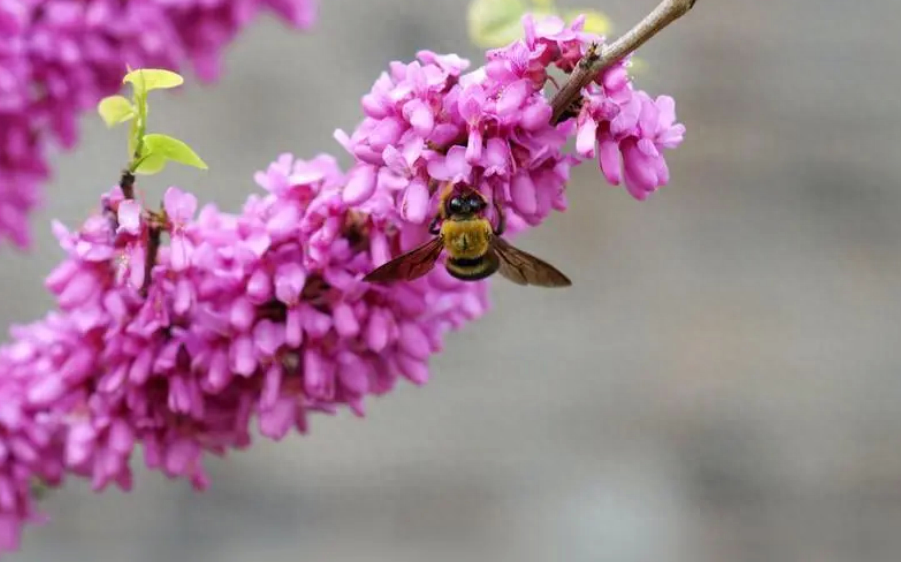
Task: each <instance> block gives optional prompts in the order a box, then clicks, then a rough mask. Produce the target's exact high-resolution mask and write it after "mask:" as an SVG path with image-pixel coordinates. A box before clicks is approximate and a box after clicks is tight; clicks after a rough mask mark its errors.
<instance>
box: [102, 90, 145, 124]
mask: <svg viewBox="0 0 901 562" xmlns="http://www.w3.org/2000/svg"><path fill="white" fill-rule="evenodd" d="M97 112H98V113H99V114H100V117H101V118H103V122H104V123H106V126H107V127H113V126H115V125H118V124H119V123H124V122H126V121H128V120H129V119H133V118H134V116H135V115H137V112H136V111H135V107H134V106H133V105H132V104H131V102H130V101H128V99H126V98H124V97H123V96H108V97H105V98H103V99H102V100H100V103H99V104H97Z"/></svg>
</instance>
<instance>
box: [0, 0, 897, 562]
mask: <svg viewBox="0 0 901 562" xmlns="http://www.w3.org/2000/svg"><path fill="white" fill-rule="evenodd" d="M583 1H587V0H583ZM654 3H655V0H640V1H639V0H606V1H604V2H603V3H601V4H598V5H595V6H593V7H596V8H600V9H602V10H604V11H605V12H607V13H608V14H609V15H610V16H611V17H612V19H613V21H614V23H615V24H616V29H615V31H614V34H616V31H623V30H625V29H626V28H627V27H628V26H630V25H631V24H632V23H634V22H635V21H637V20H638V19H639V18H640V17H641V16H643V15H644V14H645V13H646V12H647V11H648V10H649V9H650V8H651V7H652V6H653V5H654ZM561 4H562V5H564V6H566V7H577V6H576V5H575V3H574V2H566V1H563V2H561ZM321 5H322V8H321V20H320V23H319V24H318V25H317V27H316V28H315V29H314V30H313V31H312V32H311V33H309V34H294V33H291V32H289V31H288V30H286V29H285V28H283V27H282V26H281V25H279V24H278V23H276V22H275V21H274V20H272V19H268V18H267V19H262V20H261V21H260V22H259V23H258V25H257V26H255V27H253V28H252V29H251V30H250V31H249V32H248V33H247V34H246V35H244V36H243V37H242V38H241V40H240V41H239V42H238V43H237V44H236V45H235V46H234V47H233V48H232V49H231V50H230V51H229V54H228V58H227V67H228V71H227V74H226V75H225V77H224V79H223V80H222V81H221V82H220V83H219V84H218V86H217V87H215V88H203V87H200V86H198V85H196V81H193V80H191V79H190V78H189V84H191V86H189V87H188V88H186V89H184V91H183V92H180V93H175V94H172V95H162V96H159V97H158V98H157V100H156V101H155V102H154V103H155V104H156V105H155V111H154V119H153V123H152V124H153V127H154V128H155V129H156V130H160V131H165V132H167V133H171V134H173V135H176V136H178V137H179V138H183V139H185V140H187V141H188V142H190V143H191V144H192V145H193V146H194V147H195V148H197V150H198V151H199V152H200V154H201V155H202V156H203V157H204V158H205V159H206V161H207V162H208V163H209V164H210V166H211V169H210V171H209V172H208V173H206V174H203V173H197V172H195V171H193V170H185V171H182V170H178V169H176V168H174V167H173V168H171V169H170V171H167V172H166V173H164V174H163V175H162V176H159V177H156V178H154V179H153V180H152V181H144V183H143V184H142V187H143V188H144V189H145V190H146V191H147V192H148V193H149V196H150V197H158V196H159V195H161V194H162V192H163V190H164V189H165V187H166V186H167V185H168V184H169V183H173V184H178V185H181V186H182V187H186V188H190V189H192V190H194V192H195V193H198V194H199V195H200V197H201V198H202V199H203V200H204V201H212V200H215V201H217V202H219V203H220V204H221V205H222V206H223V207H225V208H227V209H237V208H238V207H239V205H240V204H241V202H242V201H243V199H244V198H245V197H246V196H247V194H249V193H250V192H252V191H254V190H255V189H256V187H255V186H254V184H253V182H252V175H253V172H254V171H255V170H258V169H262V168H264V167H265V166H266V165H267V164H268V163H269V162H270V161H271V160H273V159H274V158H275V157H276V156H277V155H278V154H279V153H281V152H284V151H291V152H294V153H295V154H297V155H299V156H303V157H311V156H313V155H314V154H316V153H318V152H320V151H328V152H332V153H335V154H341V153H342V151H341V150H340V148H339V147H338V145H337V143H336V142H334V141H333V139H332V132H333V130H334V129H335V128H337V127H342V128H345V129H349V128H351V127H353V126H354V124H355V123H356V122H357V121H358V120H359V118H360V116H361V110H360V108H359V98H360V96H361V95H362V94H363V93H364V92H366V91H368V89H369V87H370V85H371V83H372V81H373V79H374V78H375V77H376V76H377V74H378V73H379V72H380V71H381V70H382V69H383V68H384V67H385V66H386V65H387V63H388V62H389V61H391V60H393V59H403V60H408V59H411V58H412V57H413V56H414V54H415V52H416V51H417V50H418V49H421V48H429V49H433V50H436V51H443V52H458V53H460V54H462V55H465V56H469V57H470V58H471V59H472V60H473V61H474V63H477V64H478V63H479V62H480V61H481V60H482V55H481V53H480V52H479V51H478V50H477V49H475V48H474V47H472V46H471V44H470V43H469V42H468V40H467V36H466V25H465V8H466V2H465V0H446V1H444V2H426V1H421V2H412V1H407V0H365V1H364V0H321ZM899 21H901V4H899V3H898V2H897V1H896V0H868V1H867V2H848V1H847V0H842V1H839V0H783V1H781V2H717V1H713V0H699V1H698V5H697V6H696V8H695V10H694V11H693V12H692V13H691V14H690V15H689V16H688V17H686V18H685V19H684V20H682V21H680V22H678V23H676V24H675V25H674V26H672V27H671V28H669V29H667V30H666V31H664V32H663V33H662V34H661V35H660V36H659V37H658V38H657V39H655V40H654V41H653V42H652V43H650V44H649V45H648V46H646V47H645V48H644V49H642V51H641V52H640V56H641V57H642V58H643V59H644V61H645V63H646V67H645V68H646V69H645V71H644V72H643V73H642V74H641V75H640V76H639V77H638V78H637V82H638V84H639V85H640V86H641V87H643V88H645V89H647V90H649V91H650V92H652V93H670V94H672V95H674V96H675V97H676V99H677V103H678V105H677V110H678V114H679V118H680V120H681V121H682V122H684V123H685V124H686V125H687V127H688V134H687V137H686V141H685V143H684V144H683V146H682V147H681V148H680V149H679V150H678V151H675V152H672V153H670V154H671V156H670V158H669V162H670V167H671V169H672V182H671V184H670V185H669V186H667V187H666V188H664V189H663V190H662V191H660V192H658V193H657V194H655V195H654V196H653V197H652V198H651V200H650V201H648V202H645V203H638V202H636V201H634V200H632V199H631V198H630V197H629V196H628V195H627V194H626V192H625V191H624V190H623V189H618V188H612V187H609V186H608V185H606V184H605V183H604V181H603V179H602V177H601V175H600V173H599V172H598V171H597V170H596V169H595V167H594V166H592V165H586V166H583V167H581V168H579V169H577V171H576V173H575V176H574V178H573V181H572V182H571V184H570V186H569V194H570V195H569V196H570V202H571V209H570V210H569V211H568V212H567V213H565V214H557V215H555V216H553V217H552V218H551V219H550V220H549V221H548V222H547V223H546V224H545V225H544V226H543V227H542V228H540V229H537V230H534V231H532V232H530V233H528V234H526V235H524V236H523V237H522V238H521V239H520V240H521V242H520V244H521V245H522V246H523V247H524V248H526V249H528V250H529V251H532V252H534V253H536V254H538V255H539V256H543V257H547V258H548V259H549V260H550V261H552V262H553V263H555V264H556V265H558V266H559V267H560V268H561V269H562V270H563V271H565V272H567V273H568V274H570V276H571V277H572V278H573V280H574V282H575V284H574V286H573V287H572V288H571V289H569V290H566V291H560V292H558V291H547V292H545V291H541V290H535V289H532V290H530V289H523V288H520V287H517V286H514V285H513V284H510V283H505V282H502V281H498V282H496V283H495V284H494V285H493V288H492V293H493V297H494V302H495V308H494V310H493V312H492V313H491V314H490V315H489V316H488V317H486V318H485V319H484V320H482V321H479V322H477V323H475V324H473V325H471V326H470V327H468V328H467V329H466V330H464V331H462V332H459V333H456V334H454V335H452V336H451V337H450V338H449V341H448V346H447V351H446V352H445V353H444V354H443V355H441V356H440V357H438V358H437V359H436V360H435V361H434V362H433V368H434V377H433V380H432V381H431V382H430V383H429V384H428V385H427V386H425V387H424V388H414V387H412V385H409V384H407V385H402V386H401V388H400V390H398V391H397V392H395V393H393V394H391V395H389V396H387V397H384V398H382V399H379V400H374V401H371V402H370V407H369V416H368V418H367V419H366V420H363V421H361V420H359V419H355V418H353V417H351V416H350V415H340V416H338V417H336V418H328V417H324V416H323V417H319V418H315V419H314V420H313V423H312V432H311V434H310V435H308V436H305V437H291V438H289V439H287V440H286V441H285V442H282V443H279V444H272V443H268V442H262V441H261V442H260V443H259V444H258V445H257V446H255V447H253V448H252V449H251V450H250V451H248V452H245V453H241V454H238V455H234V456H232V457H231V458H229V459H227V460H225V461H216V462H212V463H210V466H211V472H212V476H213V481H214V485H213V487H212V489H211V490H210V491H209V492H207V493H205V494H202V495H198V494H196V493H194V492H193V491H191V489H190V487H189V485H188V484H186V483H183V482H177V483H175V482H168V481H166V480H165V478H163V477H161V476H159V475H157V474H148V473H146V472H144V471H141V473H140V475H139V478H138V482H137V490H136V491H135V492H134V493H132V494H128V495H126V494H122V493H119V492H116V491H110V492H108V493H106V494H104V495H101V496H95V495H93V494H91V493H90V491H89V490H88V487H87V485H85V484H83V483H75V482H74V481H71V482H70V485H69V486H68V487H66V488H65V489H64V490H62V491H59V492H57V493H54V494H53V495H52V496H51V497H50V498H49V499H48V500H46V502H45V507H46V510H47V511H48V512H49V513H50V515H51V516H52V518H53V521H52V523H51V524H50V525H48V526H46V527H43V528H32V529H30V530H29V531H28V532H27V533H26V536H25V543H24V547H23V551H22V552H21V553H19V554H16V555H13V556H10V557H9V559H10V560H19V561H44V560H46V561H56V560H63V559H64V560H66V561H67V562H81V561H85V562H87V561H91V562H107V561H109V562H113V561H115V562H125V561H127V562H145V561H146V562H160V561H173V562H176V561H178V562H181V561H188V560H190V561H197V562H203V561H206V560H209V561H215V562H232V561H234V562H250V561H251V560H256V559H260V560H266V561H267V562H280V561H286V562H287V561H294V560H307V561H319V560H322V561H326V560H328V561H330V562H345V561H347V562H351V561H367V562H381V561H391V562H407V561H410V562H413V561H417V562H419V561H426V560H428V561H430V562H431V561H434V562H442V561H445V560H447V561H459V560H486V561H487V560H490V561H492V562H502V561H507V560H509V561H514V560H515V561H533V560H534V561H548V560H565V561H567V562H581V561H586V562H587V561H623V562H631V561H636V562H638V561H642V562H644V561H664V560H665V561H667V562H681V561H686V562H689V561H690V562H707V561H711V562H712V561H717V562H718V561H729V562H743V561H755V562H756V561H779V562H782V561H786V562H790V561H799V562H800V561H816V562H832V561H835V562H844V561H855V562H860V561H892V562H896V561H897V560H901V384H899V378H898V375H899V369H901V220H899V216H901V152H899V148H898V147H899V140H901V95H899V93H898V92H899V91H901V73H899V72H898V71H897V61H898V59H899V57H901V41H899V40H898V38H897V23H898V22H899ZM123 135H124V130H115V131H107V130H105V128H104V127H103V126H102V124H101V123H100V120H99V119H98V118H96V117H91V118H89V119H87V120H86V121H85V122H84V142H83V143H82V145H81V146H80V148H79V149H78V150H77V152H75V153H71V154H65V155H61V156H59V157H58V158H56V162H57V166H58V174H57V179H56V180H55V181H54V183H53V184H52V185H50V186H49V188H48V190H49V195H50V200H49V201H48V204H47V206H46V207H45V209H44V211H43V212H42V213H41V214H40V216H38V217H37V222H36V223H35V224H36V229H37V231H38V236H37V239H38V248H37V253H36V254H35V255H33V256H20V255H14V254H12V253H11V251H10V250H8V249H7V250H5V251H4V254H3V257H2V259H3V263H4V266H5V267H4V273H3V275H2V277H0V294H2V295H3V296H4V298H3V299H0V320H2V324H3V325H7V324H9V323H11V322H17V321H27V320H30V319H33V318H37V317H38V316H40V315H41V314H43V313H44V311H46V310H47V309H48V307H50V306H51V299H50V297H49V296H48V294H47V293H46V292H45V291H44V290H43V288H42V286H41V282H42V279H43V277H44V276H45V275H46V273H47V272H48V271H49V270H50V269H51V268H52V267H53V265H54V264H55V263H56V262H57V261H58V260H59V259H60V257H61V251H60V250H59V249H58V247H57V246H56V243H55V240H54V239H53V237H52V236H51V234H50V228H49V222H50V220H51V218H54V217H56V218H60V219H61V220H63V221H64V222H65V223H67V224H69V225H77V224H78V223H79V221H80V220H81V219H82V218H84V217H85V216H86V215H87V214H88V213H89V212H90V211H91V209H92V208H93V206H94V205H95V204H96V201H97V194H98V193H100V192H101V191H102V190H104V189H106V188H107V187H109V186H110V185H111V184H112V182H114V181H115V180H116V177H117V175H118V170H119V168H120V166H121V164H122V163H123V161H124V157H125V153H124V142H125V141H124V136H123ZM341 157H342V158H344V160H343V161H344V162H346V161H347V160H346V158H345V157H344V156H343V154H342V156H341Z"/></svg>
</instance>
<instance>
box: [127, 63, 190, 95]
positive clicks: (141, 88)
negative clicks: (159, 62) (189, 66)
mask: <svg viewBox="0 0 901 562" xmlns="http://www.w3.org/2000/svg"><path fill="white" fill-rule="evenodd" d="M184 82H185V79H184V78H182V77H181V75H180V74H177V73H175V72H172V71H171V70H165V69H161V68H139V69H137V70H132V71H131V72H129V73H128V74H126V75H125V78H123V79H122V83H123V84H127V83H131V84H132V86H134V89H135V95H136V96H143V95H145V94H146V93H147V92H149V91H150V90H162V89H166V88H177V87H178V86H181V85H182V84H184Z"/></svg>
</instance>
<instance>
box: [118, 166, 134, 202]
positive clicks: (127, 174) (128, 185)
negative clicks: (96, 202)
mask: <svg viewBox="0 0 901 562" xmlns="http://www.w3.org/2000/svg"><path fill="white" fill-rule="evenodd" d="M119 188H120V189H121V190H122V195H124V196H125V198H126V199H134V198H135V175H134V174H133V173H132V172H131V170H129V169H127V168H126V169H125V170H122V177H120V178H119Z"/></svg>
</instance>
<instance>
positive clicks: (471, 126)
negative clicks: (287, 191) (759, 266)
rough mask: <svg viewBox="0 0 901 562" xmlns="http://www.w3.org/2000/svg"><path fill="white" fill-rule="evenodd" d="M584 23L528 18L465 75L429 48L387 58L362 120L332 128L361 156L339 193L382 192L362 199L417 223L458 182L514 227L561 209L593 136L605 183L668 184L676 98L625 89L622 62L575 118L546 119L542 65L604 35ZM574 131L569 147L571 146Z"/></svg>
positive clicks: (452, 59)
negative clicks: (490, 201) (518, 33)
mask: <svg viewBox="0 0 901 562" xmlns="http://www.w3.org/2000/svg"><path fill="white" fill-rule="evenodd" d="M583 23H584V19H583V18H578V19H576V20H575V21H574V22H573V23H572V24H571V25H566V24H565V23H564V22H563V21H562V20H560V19H559V18H555V17H551V18H546V19H544V20H542V21H540V22H535V21H533V20H532V19H531V18H530V17H528V16H527V17H525V18H524V24H525V38H524V39H523V40H520V41H516V42H514V43H512V44H511V45H509V46H507V47H504V48H501V49H497V50H494V51H491V52H489V53H488V60H487V62H486V64H485V65H484V66H482V67H480V68H478V69H476V70H474V71H472V72H469V73H464V72H463V71H464V70H465V69H466V68H467V67H468V66H469V63H468V61H466V60H463V59H460V58H459V57H457V56H455V55H444V56H442V55H436V54H435V53H432V52H429V51H422V52H420V53H419V54H418V56H417V60H415V61H413V62H410V63H408V64H403V63H400V62H394V63H392V64H391V67H390V69H389V71H388V72H384V73H382V75H381V76H380V77H379V78H378V80H376V83H375V85H374V87H373V88H372V91H371V92H369V93H368V94H367V95H365V96H364V97H363V99H362V105H363V109H364V111H365V115H366V118H365V119H364V121H363V122H362V124H360V126H359V127H357V129H356V130H355V131H353V132H352V133H351V134H347V133H344V132H343V131H339V132H338V133H337V135H336V136H337V139H338V141H339V142H340V143H341V144H342V145H343V146H344V147H345V149H346V150H347V151H349V152H350V153H351V154H352V155H353V156H354V157H355V158H356V161H357V163H356V165H355V167H354V168H353V169H352V170H351V171H350V173H349V179H348V185H347V188H346V189H345V192H344V199H345V201H346V202H347V203H349V204H364V202H367V200H368V199H370V198H371V197H374V196H378V197H379V200H378V201H376V202H374V203H367V205H374V206H375V207H378V208H381V207H383V206H391V207H393V209H394V211H395V214H396V217H397V219H398V220H404V221H407V222H410V223H414V224H421V223H423V222H424V221H425V220H427V218H429V213H430V212H431V211H433V210H434V209H435V206H436V204H437V199H438V197H440V190H436V189H434V188H433V186H435V185H437V184H440V183H444V182H452V183H460V182H462V183H465V184H468V185H470V186H474V187H476V188H477V189H479V190H480V191H482V192H483V193H484V194H485V195H487V196H489V198H496V199H497V200H498V201H500V202H501V203H502V204H504V205H505V206H506V207H507V208H509V209H510V210H511V211H512V213H511V214H512V217H511V218H513V219H514V220H513V225H514V228H516V225H517V224H519V225H520V228H521V227H522V225H523V223H524V224H527V225H536V224H538V223H540V222H541V221H542V220H543V219H544V218H545V217H546V216H547V215H548V214H549V213H550V211H551V210H552V209H557V210H563V209H565V207H566V196H565V190H564V187H565V184H566V181H567V180H568V178H569V171H570V167H571V166H572V165H573V164H576V163H578V162H580V161H581V160H583V159H586V158H592V157H594V153H595V145H596V144H600V150H599V154H600V155H601V158H600V163H601V167H602V169H603V172H604V175H605V176H606V178H607V180H608V181H609V182H610V183H612V184H614V185H619V184H620V182H621V181H622V180H625V184H626V188H627V189H628V191H629V193H631V194H632V195H633V196H634V197H636V198H637V199H645V198H646V197H647V195H648V194H649V193H651V192H653V191H655V190H656V189H658V188H659V187H661V186H663V185H665V184H666V183H667V182H668V180H669V173H668V170H667V167H666V162H665V161H664V159H663V151H664V149H668V148H673V147H675V146H677V145H678V144H679V143H680V142H681V141H682V137H683V133H684V126H682V125H681V124H677V123H675V105H674V103H673V100H672V98H670V97H667V96H661V97H659V98H657V99H656V100H653V99H651V98H650V96H649V95H648V94H646V93H645V92H643V91H640V90H636V89H635V88H633V86H632V83H631V81H630V79H629V76H628V73H627V66H628V62H627V61H622V62H620V63H617V64H615V65H613V66H612V67H611V68H609V69H607V70H606V71H604V72H603V73H601V74H600V75H599V76H598V77H597V79H596V81H595V82H596V83H594V84H591V85H590V87H589V88H587V89H586V90H585V91H584V92H583V100H582V103H581V107H580V109H579V111H578V117H577V119H567V120H564V121H563V122H562V123H559V124H555V123H551V122H550V119H551V115H552V107H551V105H550V100H549V99H548V97H547V95H546V93H545V88H546V86H547V84H548V82H549V80H550V76H549V69H550V68H552V67H554V66H556V67H557V68H559V69H561V70H563V71H565V72H570V71H572V70H573V69H574V68H575V66H576V64H577V63H578V61H579V60H580V59H581V58H582V56H583V55H584V54H585V52H586V51H587V50H588V47H589V45H590V44H591V43H592V42H599V43H600V42H602V38H600V37H597V36H594V35H592V34H589V33H586V32H584V31H582V25H583ZM574 137H575V138H577V141H578V144H577V151H576V154H567V153H566V152H565V151H564V147H565V145H566V143H567V142H568V141H569V140H570V139H572V138H574ZM430 187H432V188H431V189H430ZM516 219H520V220H519V221H517V220H516Z"/></svg>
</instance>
